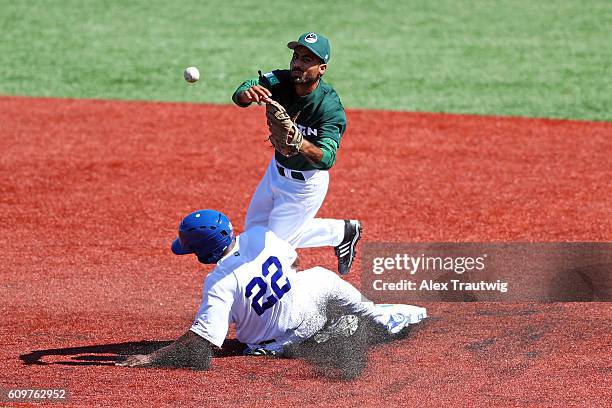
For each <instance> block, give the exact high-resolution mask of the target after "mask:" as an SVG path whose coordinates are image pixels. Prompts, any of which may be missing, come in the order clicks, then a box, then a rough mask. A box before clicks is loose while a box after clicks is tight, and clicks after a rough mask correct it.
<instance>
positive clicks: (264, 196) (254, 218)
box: [244, 160, 275, 231]
mask: <svg viewBox="0 0 612 408" xmlns="http://www.w3.org/2000/svg"><path fill="white" fill-rule="evenodd" d="M274 163H275V160H271V161H270V163H269V164H268V167H267V168H266V172H265V173H264V176H263V177H262V179H261V180H260V181H259V184H258V185H257V188H256V189H255V193H253V197H252V198H251V203H250V204H249V209H248V210H247V215H246V218H245V220H244V230H245V231H246V230H248V229H249V228H252V227H255V226H265V227H268V221H269V218H270V212H271V211H272V208H273V207H274V198H273V194H272V189H271V180H270V179H271V176H272V175H271V171H273V170H275V168H274V167H273V164H274Z"/></svg>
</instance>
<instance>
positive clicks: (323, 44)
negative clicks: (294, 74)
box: [287, 32, 330, 64]
mask: <svg viewBox="0 0 612 408" xmlns="http://www.w3.org/2000/svg"><path fill="white" fill-rule="evenodd" d="M298 45H302V46H304V47H306V48H308V49H309V50H310V51H312V53H313V54H314V55H316V56H317V57H319V58H321V59H322V60H323V61H324V62H325V63H326V64H327V62H328V61H329V57H330V45H329V40H328V39H327V38H326V37H324V36H322V35H321V34H317V33H312V32H311V33H304V34H302V35H300V38H299V39H298V40H297V41H291V42H290V43H288V44H287V47H288V48H291V49H292V50H293V49H295V47H297V46H298Z"/></svg>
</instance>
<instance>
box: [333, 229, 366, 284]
mask: <svg viewBox="0 0 612 408" xmlns="http://www.w3.org/2000/svg"><path fill="white" fill-rule="evenodd" d="M362 231H363V227H362V226H361V223H360V222H359V221H357V220H344V239H343V240H342V242H341V243H340V245H338V246H337V247H336V248H335V249H336V256H337V257H338V273H340V275H346V274H347V273H349V271H350V270H351V265H353V261H354V260H355V255H357V242H358V241H359V238H361V232H362Z"/></svg>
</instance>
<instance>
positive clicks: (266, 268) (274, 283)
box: [245, 256, 291, 316]
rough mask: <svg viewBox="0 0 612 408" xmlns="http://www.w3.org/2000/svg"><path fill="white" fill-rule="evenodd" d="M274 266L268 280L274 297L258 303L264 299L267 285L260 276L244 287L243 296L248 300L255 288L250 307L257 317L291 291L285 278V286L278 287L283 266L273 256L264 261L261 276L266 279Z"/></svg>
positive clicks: (271, 296)
mask: <svg viewBox="0 0 612 408" xmlns="http://www.w3.org/2000/svg"><path fill="white" fill-rule="evenodd" d="M272 266H274V267H275V268H276V271H275V272H274V273H273V274H272V277H271V279H270V286H271V287H272V291H273V292H274V295H276V296H274V295H270V296H268V297H267V298H266V301H265V302H263V303H261V304H260V303H259V301H260V300H261V298H263V297H264V295H265V294H266V292H267V291H268V284H267V283H266V281H265V280H264V279H263V278H262V277H261V276H256V277H254V278H253V279H251V281H250V282H249V283H248V285H247V286H246V291H245V296H246V297H247V298H250V297H251V295H253V289H255V286H257V293H255V296H253V299H252V301H251V307H252V308H253V310H254V311H255V313H257V316H261V315H263V314H264V313H265V311H266V310H268V309H270V308H271V307H272V306H274V305H275V304H276V302H278V301H279V300H280V299H281V298H282V297H283V296H284V295H285V293H287V292H289V290H291V282H289V279H288V278H287V277H285V284H284V285H283V286H279V284H278V281H279V280H280V279H281V278H282V277H283V266H282V264H281V263H280V261H279V260H278V258H277V257H275V256H270V257H269V258H268V259H266V261H265V262H264V263H263V265H261V274H262V275H263V277H264V278H265V277H267V276H268V275H269V274H270V272H271V271H270V269H271V267H272Z"/></svg>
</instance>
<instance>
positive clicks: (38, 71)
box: [0, 0, 612, 121]
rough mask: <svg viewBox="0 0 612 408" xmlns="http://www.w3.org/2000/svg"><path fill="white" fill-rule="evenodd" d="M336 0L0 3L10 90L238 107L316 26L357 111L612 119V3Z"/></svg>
mask: <svg viewBox="0 0 612 408" xmlns="http://www.w3.org/2000/svg"><path fill="white" fill-rule="evenodd" d="M329 3H330V2H328V1H323V0H312V1H310V2H283V1H275V2H270V3H264V2H261V1H240V2H239V1H235V0H228V1H206V2H198V1H191V2H180V3H175V2H170V1H167V0H163V1H162V0H150V1H121V0H115V1H108V0H107V1H93V0H81V1H75V0H39V1H37V0H34V1H29V2H23V1H21V2H20V1H13V0H0V27H1V28H2V31H1V33H2V34H1V35H2V37H1V40H0V94H10V95H33V96H64V97H86V98H112V99H153V100H166V101H193V102H214V103H230V96H231V94H232V92H233V91H234V89H235V88H236V87H237V86H238V85H239V84H240V82H242V80H244V79H246V78H248V77H252V76H254V75H255V74H256V72H257V70H258V69H261V70H263V71H267V70H271V69H274V68H279V67H285V66H287V65H288V61H289V58H290V51H289V50H288V49H287V48H286V47H285V43H286V42H287V41H289V40H293V39H295V38H297V36H298V35H299V34H301V33H302V32H304V31H310V30H315V31H321V32H322V33H324V34H326V35H327V36H328V37H329V38H330V40H331V42H332V58H331V61H330V65H329V69H328V73H327V74H326V76H327V79H328V80H329V81H330V82H331V83H332V84H333V85H334V86H335V88H336V89H337V90H338V93H339V94H340V96H341V98H342V100H343V102H344V104H345V105H346V106H347V107H361V108H376V109H394V110H411V111H434V112H457V113H479V114H501V115H521V116H537V117H557V118H575V119H592V120H606V121H609V120H612V74H611V72H612V69H611V68H612V67H611V62H612V46H611V45H610V43H611V42H612V40H611V39H612V3H611V2H610V1H607V0H586V1H581V2H578V1H575V0H564V1H547V2H534V1H532V0H516V1H505V0H504V1H469V2H468V1H452V0H436V1H405V2H392V1H382V0H378V1H352V2H338V4H333V5H332V4H329ZM189 65H195V66H197V67H199V68H200V70H201V72H202V75H203V78H202V80H201V81H200V82H199V83H197V84H196V85H195V86H188V85H187V84H186V83H184V82H183V80H182V70H183V68H184V67H186V66H189Z"/></svg>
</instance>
